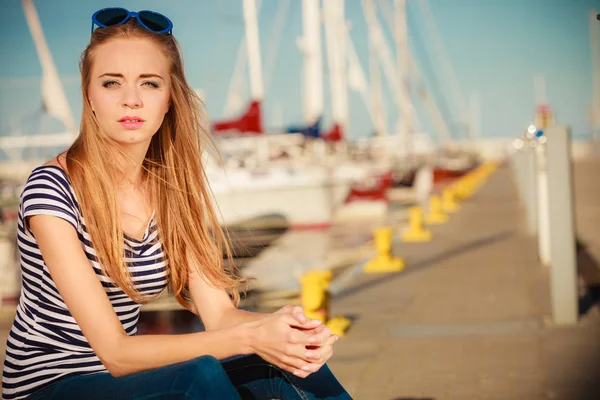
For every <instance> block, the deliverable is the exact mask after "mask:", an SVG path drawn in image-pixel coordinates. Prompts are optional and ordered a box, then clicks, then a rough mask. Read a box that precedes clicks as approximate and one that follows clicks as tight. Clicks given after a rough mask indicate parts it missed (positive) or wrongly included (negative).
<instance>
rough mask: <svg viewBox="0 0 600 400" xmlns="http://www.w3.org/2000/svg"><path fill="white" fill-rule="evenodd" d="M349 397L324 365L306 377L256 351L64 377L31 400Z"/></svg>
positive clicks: (305, 399) (338, 399) (302, 399)
mask: <svg viewBox="0 0 600 400" xmlns="http://www.w3.org/2000/svg"><path fill="white" fill-rule="evenodd" d="M51 399H52V400H75V399H77V400H80V399H86V400H103V399H106V400H159V399H160V400H196V399H202V400H213V399H214V400H231V399H249V400H262V399H264V400H267V399H282V400H292V399H293V400H313V399H327V400H347V399H351V397H350V395H348V393H347V392H346V391H345V390H344V388H343V387H342V385H340V383H339V382H338V381H337V379H336V378H335V376H333V374H332V373H331V371H330V370H329V368H327V366H326V365H324V366H323V367H322V368H321V369H320V370H319V371H318V372H315V373H313V374H311V375H309V376H308V377H307V378H304V379H302V378H298V377H296V376H295V375H293V374H290V373H288V372H285V371H282V370H280V369H279V368H277V367H275V366H273V365H272V364H269V363H268V362H266V361H264V360H263V359H262V358H260V357H258V356H256V355H250V356H240V357H233V358H230V359H226V360H223V361H219V360H217V359H216V358H214V357H210V356H204V357H199V358H195V359H193V360H190V361H186V362H182V363H178V364H173V365H168V366H166V367H162V368H156V369H153V370H149V371H144V372H140V373H136V374H131V375H127V376H123V377H119V378H114V377H112V376H111V375H110V374H107V373H96V374H91V375H77V376H71V377H67V378H63V379H61V380H59V381H57V382H55V383H53V384H51V385H49V386H47V387H46V388H43V389H41V390H40V391H39V392H36V393H34V394H33V395H32V396H30V397H28V400H51Z"/></svg>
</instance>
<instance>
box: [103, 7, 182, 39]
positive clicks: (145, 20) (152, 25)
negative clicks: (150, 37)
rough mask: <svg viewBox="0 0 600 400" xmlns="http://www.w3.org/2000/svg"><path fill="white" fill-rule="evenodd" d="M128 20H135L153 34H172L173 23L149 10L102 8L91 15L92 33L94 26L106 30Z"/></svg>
mask: <svg viewBox="0 0 600 400" xmlns="http://www.w3.org/2000/svg"><path fill="white" fill-rule="evenodd" d="M130 18H135V19H137V22H138V23H139V24H140V25H141V26H142V27H144V28H145V29H148V30H149V31H152V32H154V33H159V34H171V33H172V32H173V23H172V22H171V20H170V19H169V18H167V17H165V16H164V15H162V14H159V13H157V12H154V11H149V10H143V11H138V12H133V11H129V10H126V9H124V8H119V7H113V8H103V9H101V10H98V11H96V12H95V13H94V15H92V33H93V32H94V25H97V26H98V27H99V28H107V27H109V26H112V25H121V24H124V23H125V22H127V21H129V19H130Z"/></svg>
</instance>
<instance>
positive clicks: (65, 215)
mask: <svg viewBox="0 0 600 400" xmlns="http://www.w3.org/2000/svg"><path fill="white" fill-rule="evenodd" d="M39 214H44V215H52V216H55V217H58V218H62V219H63V220H66V221H67V222H69V223H70V224H71V225H72V226H73V228H74V229H75V230H76V231H77V236H78V237H79V242H80V243H81V248H82V249H83V250H84V251H85V254H86V256H87V258H88V260H89V261H90V264H89V265H90V268H93V269H94V272H95V273H96V276H97V277H98V280H99V281H100V282H101V283H102V286H103V287H104V290H105V292H106V295H107V296H108V298H109V299H110V302H111V303H112V306H113V309H114V310H115V313H116V314H117V316H118V317H119V320H120V321H121V324H122V325H123V328H124V329H125V331H126V332H127V334H128V335H135V334H136V333H137V322H138V318H139V314H140V305H138V304H136V303H134V302H133V301H132V300H131V298H130V297H129V296H127V295H126V294H125V293H124V292H123V291H122V290H121V289H120V288H119V287H117V286H116V285H115V284H114V282H113V281H112V279H110V278H108V277H107V276H106V275H104V274H103V273H102V271H101V268H100V265H99V264H98V262H97V261H96V256H95V252H94V248H93V247H92V243H91V241H90V236H89V235H88V233H87V230H86V226H85V221H84V219H83V216H82V215H81V210H80V208H79V205H78V203H77V199H76V197H75V192H74V190H73V188H72V186H71V184H70V181H69V178H68V177H67V175H66V174H65V172H64V171H63V170H62V169H61V168H58V167H56V166H41V167H38V168H36V169H34V170H33V171H32V173H31V175H30V176H29V178H28V180H27V182H26V184H25V187H24V189H23V192H22V194H21V202H20V205H19V213H18V230H17V243H18V247H19V255H20V263H21V277H22V282H21V283H22V287H21V295H20V299H19V304H18V306H17V313H16V316H15V320H14V322H13V325H12V328H11V331H10V334H9V336H8V339H7V343H6V359H5V362H4V372H3V374H2V396H3V398H4V399H6V400H9V399H23V398H25V397H27V396H28V395H30V394H32V393H34V392H36V391H38V390H40V389H42V388H44V387H45V386H47V385H49V384H50V383H52V382H55V381H57V380H59V379H61V378H64V377H67V376H72V375H83V374H91V373H107V372H108V371H107V370H106V368H105V367H104V366H103V365H102V363H101V362H100V360H99V359H98V357H97V356H96V354H95V353H94V351H93V350H92V348H91V347H90V344H89V343H88V341H87V339H86V338H85V336H84V335H83V333H82V332H81V329H80V328H79V326H78V325H77V322H75V319H74V318H73V317H72V316H71V313H70V312H69V310H68V309H67V306H66V305H65V303H64V301H63V299H62V297H61V295H60V293H59V292H58V290H57V288H56V286H55V285H54V282H53V280H52V277H51V276H50V273H49V271H48V267H47V266H46V265H45V263H44V261H43V259H42V254H41V252H40V249H39V247H38V245H37V242H36V240H35V238H34V237H33V234H32V233H31V232H30V231H29V230H27V231H26V230H25V229H24V224H25V223H26V218H27V217H30V216H33V215H39ZM124 240H125V254H124V258H125V260H126V261H127V262H128V263H131V264H128V265H130V267H129V268H130V271H131V275H132V277H133V280H134V283H135V285H136V288H137V289H138V290H139V291H140V292H141V293H144V294H146V295H158V294H160V292H161V291H162V290H163V289H164V288H165V287H166V284H167V279H166V271H165V263H164V260H163V251H162V246H161V244H160V242H159V241H158V240H157V230H156V225H155V222H154V218H151V219H150V221H149V222H148V226H147V227H146V231H145V233H144V236H143V239H142V240H141V241H140V240H136V239H134V238H132V237H130V236H128V235H125V239H124ZM81 300H82V301H85V299H81Z"/></svg>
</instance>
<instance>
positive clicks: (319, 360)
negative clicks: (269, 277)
mask: <svg viewBox="0 0 600 400" xmlns="http://www.w3.org/2000/svg"><path fill="white" fill-rule="evenodd" d="M252 330H253V339H252V343H253V345H252V348H253V350H254V352H255V353H256V354H258V355H259V356H260V357H262V358H263V359H264V360H266V361H268V362H270V363H271V364H273V365H275V366H277V367H279V368H281V369H282V370H285V371H288V372H291V373H293V374H294V375H296V376H298V377H301V378H306V377H307V376H308V375H310V374H311V373H313V372H316V371H318V370H319V369H320V368H321V367H322V366H323V365H324V364H325V363H326V362H327V360H329V358H331V356H332V355H333V344H334V343H335V341H336V340H337V339H338V336H337V335H332V334H331V329H329V328H328V327H327V326H326V325H325V324H323V323H321V321H319V320H312V319H308V318H307V317H306V316H305V315H304V311H303V310H302V307H299V306H285V307H283V308H281V309H280V310H278V311H276V312H275V313H273V314H268V315H266V316H265V317H264V318H262V319H260V320H259V321H255V322H253V323H252Z"/></svg>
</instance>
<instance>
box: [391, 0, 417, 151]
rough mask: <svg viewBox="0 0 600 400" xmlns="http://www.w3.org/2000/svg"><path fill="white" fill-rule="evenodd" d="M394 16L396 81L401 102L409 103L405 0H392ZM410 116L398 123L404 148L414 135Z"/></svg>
mask: <svg viewBox="0 0 600 400" xmlns="http://www.w3.org/2000/svg"><path fill="white" fill-rule="evenodd" d="M394 16H395V23H394V28H395V39H396V56H397V58H398V63H397V71H398V81H399V82H400V85H401V86H402V88H401V90H400V96H402V97H403V98H404V100H403V102H405V103H409V102H410V89H409V84H410V60H409V58H410V57H409V49H408V32H407V26H406V0H394ZM413 125H414V124H413V121H412V114H410V115H409V118H403V119H402V121H400V125H399V126H401V127H402V128H401V129H400V132H401V133H402V135H403V137H402V138H401V140H402V142H403V144H404V145H405V146H409V141H410V136H411V135H412V134H413V133H414V126H413Z"/></svg>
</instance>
